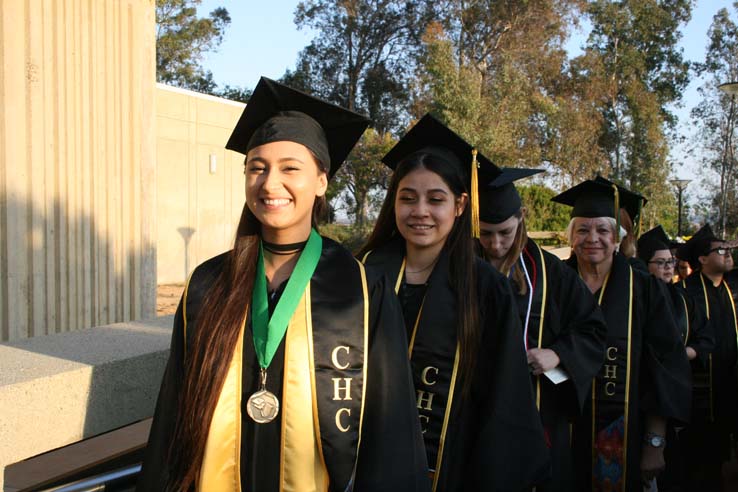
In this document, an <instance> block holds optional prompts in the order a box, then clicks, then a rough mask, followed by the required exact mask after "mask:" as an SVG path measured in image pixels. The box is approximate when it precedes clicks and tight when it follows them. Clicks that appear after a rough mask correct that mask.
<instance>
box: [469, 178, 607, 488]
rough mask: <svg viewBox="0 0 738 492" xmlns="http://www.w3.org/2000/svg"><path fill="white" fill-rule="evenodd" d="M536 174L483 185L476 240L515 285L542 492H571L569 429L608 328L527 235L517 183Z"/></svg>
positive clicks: (583, 289) (575, 282)
mask: <svg viewBox="0 0 738 492" xmlns="http://www.w3.org/2000/svg"><path fill="white" fill-rule="evenodd" d="M539 172H542V171H539V170H537V169H518V168H505V169H503V170H502V174H501V175H500V176H498V177H497V178H496V179H494V180H493V181H492V182H490V183H486V184H484V183H480V189H479V202H480V207H479V217H480V220H479V229H480V235H479V242H480V244H481V246H482V249H483V254H484V256H485V257H486V258H487V259H488V260H489V261H490V263H492V265H493V266H495V268H497V270H498V271H500V272H501V273H502V274H504V275H506V276H508V278H510V280H511V282H512V287H513V292H514V294H515V299H516V301H517V307H518V316H519V317H520V319H521V322H522V328H523V329H522V332H521V334H520V335H521V336H520V342H521V343H522V344H523V345H524V348H525V351H526V354H527V359H528V365H529V366H530V369H531V376H530V381H531V384H532V388H533V393H534V395H535V399H536V406H537V407H538V411H539V413H540V416H541V421H542V423H543V428H544V432H545V436H546V444H547V446H548V447H549V449H550V451H551V462H552V476H551V478H550V479H549V480H547V481H545V482H544V483H542V484H539V485H538V486H537V488H536V490H538V491H539V492H550V491H560V492H569V491H571V490H572V489H573V483H574V475H573V466H572V457H571V442H570V434H571V433H570V423H571V422H572V421H573V420H574V419H575V417H577V416H579V415H580V413H581V410H582V405H583V404H584V399H585V398H586V397H587V396H588V395H589V391H590V388H591V386H592V378H594V377H595V375H596V374H597V372H598V371H599V370H600V367H602V362H603V361H604V359H605V333H606V331H607V327H606V325H605V320H604V318H603V316H602V312H601V311H600V308H599V306H598V304H597V301H596V300H595V298H594V296H593V295H592V293H591V292H590V291H589V289H587V286H586V285H585V283H584V282H583V281H582V279H581V278H579V276H578V275H577V274H576V272H574V271H573V270H572V269H571V268H569V267H568V266H566V265H565V264H564V263H563V262H562V261H561V260H559V258H557V257H556V256H554V255H552V254H551V253H549V252H547V251H544V250H543V249H542V248H541V247H540V246H539V245H538V244H536V242H535V241H533V240H532V239H531V238H529V237H528V234H527V232H526V227H525V216H524V209H523V206H522V202H521V200H520V195H519V193H518V191H517V189H516V188H515V184H514V182H515V181H517V180H519V179H523V178H525V177H528V176H532V175H534V174H536V173H539Z"/></svg>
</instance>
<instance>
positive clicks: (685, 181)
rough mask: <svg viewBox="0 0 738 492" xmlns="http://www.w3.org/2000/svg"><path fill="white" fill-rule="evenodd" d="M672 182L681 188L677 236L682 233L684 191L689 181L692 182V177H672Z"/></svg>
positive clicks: (678, 188)
mask: <svg viewBox="0 0 738 492" xmlns="http://www.w3.org/2000/svg"><path fill="white" fill-rule="evenodd" d="M670 182H671V184H673V185H674V186H676V187H677V190H679V195H678V196H679V198H678V203H679V215H678V216H677V236H681V235H682V192H683V191H684V189H685V188H686V187H687V185H688V184H689V183H691V182H692V180H691V179H672V180H670Z"/></svg>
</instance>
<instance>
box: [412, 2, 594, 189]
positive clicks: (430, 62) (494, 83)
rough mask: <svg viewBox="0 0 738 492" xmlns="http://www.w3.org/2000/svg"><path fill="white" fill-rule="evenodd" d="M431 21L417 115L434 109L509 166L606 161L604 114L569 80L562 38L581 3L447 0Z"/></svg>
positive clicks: (569, 169) (564, 174)
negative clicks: (601, 142)
mask: <svg viewBox="0 0 738 492" xmlns="http://www.w3.org/2000/svg"><path fill="white" fill-rule="evenodd" d="M444 5H446V9H445V10H443V12H445V14H444V15H439V17H438V19H437V21H436V22H435V23H433V24H431V25H430V26H429V28H428V29H427V30H426V32H425V36H424V37H423V41H424V45H423V47H424V50H423V53H422V57H421V65H420V66H421V70H420V71H419V73H418V77H417V79H418V84H417V97H416V101H417V104H416V115H418V116H419V115H420V113H422V112H424V111H426V110H430V111H431V112H433V113H434V114H436V115H437V116H439V117H440V118H441V119H442V120H444V121H445V122H446V123H447V124H448V125H449V126H450V127H451V128H453V129H454V130H456V131H458V132H459V133H460V134H461V135H463V136H464V137H465V138H467V139H468V140H470V141H472V142H473V143H474V144H475V145H477V146H478V147H479V148H480V149H481V150H482V151H483V152H484V153H485V155H487V156H488V157H490V158H491V159H492V160H493V161H495V163H497V164H498V165H501V166H523V167H540V166H543V165H546V164H549V165H550V166H549V167H551V168H554V169H557V170H560V171H561V172H560V173H559V174H561V178H562V179H561V181H562V183H563V184H568V183H569V182H570V181H571V179H569V176H570V175H572V174H575V173H579V174H581V170H580V168H581V166H582V165H583V164H588V163H589V162H590V161H592V160H596V161H598V162H599V161H601V159H602V156H601V155H599V154H598V153H597V152H594V153H593V152H592V149H593V148H594V149H596V148H597V147H596V145H594V144H596V139H594V138H593V136H592V131H591V128H592V126H597V124H598V123H599V115H598V113H597V112H596V111H594V110H593V109H592V108H591V107H590V106H591V105H589V102H588V101H587V100H586V99H585V101H584V102H581V98H580V97H579V94H578V93H576V92H575V91H574V88H575V85H574V84H573V83H572V82H571V81H570V80H568V77H569V75H568V74H567V73H566V71H565V69H566V66H567V57H566V51H565V50H564V48H563V42H564V40H565V39H566V37H567V35H568V31H569V29H570V28H571V26H572V25H574V23H575V19H576V16H575V13H576V12H577V11H578V9H579V2H578V1H575V0H571V1H553V0H531V1H527V2H513V1H503V2H499V1H491V0H490V1H481V2H480V1H476V2H468V1H464V0H451V1H448V2H446V4H444Z"/></svg>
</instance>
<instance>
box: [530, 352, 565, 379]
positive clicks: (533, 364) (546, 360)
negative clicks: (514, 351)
mask: <svg viewBox="0 0 738 492" xmlns="http://www.w3.org/2000/svg"><path fill="white" fill-rule="evenodd" d="M559 362H561V361H560V360H559V356H558V355H556V352H554V351H553V350H551V349H539V348H534V349H530V350H528V365H529V366H530V368H531V370H532V372H533V375H534V376H538V375H540V374H543V373H544V372H546V371H549V370H551V369H553V368H554V367H556V366H558V365H559Z"/></svg>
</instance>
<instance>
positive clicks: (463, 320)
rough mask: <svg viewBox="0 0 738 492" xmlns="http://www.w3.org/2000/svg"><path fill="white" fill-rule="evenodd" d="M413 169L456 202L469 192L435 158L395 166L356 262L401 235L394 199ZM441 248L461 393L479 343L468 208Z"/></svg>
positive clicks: (421, 155)
mask: <svg viewBox="0 0 738 492" xmlns="http://www.w3.org/2000/svg"><path fill="white" fill-rule="evenodd" d="M416 169H426V170H428V171H431V172H433V173H435V174H437V175H438V176H440V177H441V179H442V180H443V181H444V182H445V183H446V185H447V186H448V187H449V189H450V190H451V192H452V193H453V194H454V197H455V198H456V199H459V198H460V197H461V195H462V193H468V191H469V190H468V189H467V185H466V184H465V179H464V176H463V175H462V174H461V171H460V170H459V169H458V168H457V166H455V165H453V164H451V163H449V162H446V161H445V160H443V159H442V158H441V157H440V156H438V155H433V154H429V153H426V152H422V151H420V152H416V153H414V154H411V155H410V156H408V157H407V158H405V159H404V160H403V161H402V162H400V163H399V164H398V166H397V169H396V170H395V172H394V173H393V174H392V179H391V181H390V185H389V189H388V190H387V196H386V197H385V199H384V203H383V204H382V209H381V210H380V212H379V217H377V222H376V224H375V225H374V230H373V231H372V233H371V235H370V236H369V239H368V241H367V243H366V245H365V246H364V247H363V248H362V249H361V251H360V252H359V254H358V257H359V258H363V257H364V255H365V254H366V253H368V252H369V251H371V250H374V249H377V248H379V247H381V246H382V245H384V244H386V243H388V242H390V241H391V240H392V239H394V238H396V237H398V236H399V235H400V232H399V231H398V229H397V222H396V221H395V197H396V196H397V190H398V187H399V184H400V181H401V180H402V179H403V178H404V177H405V176H407V175H408V174H410V172H412V171H415V170H416ZM443 248H444V250H445V252H446V253H447V254H448V256H449V281H450V283H451V288H452V290H453V292H454V296H455V300H456V306H457V309H458V315H459V318H458V319H459V323H458V325H457V330H456V338H457V340H458V343H459V351H460V354H461V356H460V359H461V360H460V361H459V368H460V372H459V374H460V377H461V380H462V381H463V389H464V391H465V392H468V391H469V388H470V387H471V379H472V378H471V376H472V374H473V373H474V368H475V367H476V363H477V350H478V347H479V341H480V339H481V334H480V333H481V329H480V327H479V303H478V300H477V272H476V268H475V267H474V261H475V258H476V255H475V254H474V242H473V240H472V236H471V210H470V207H468V206H467V207H464V211H463V212H462V213H461V215H460V216H459V217H457V218H456V221H455V222H454V226H453V227H452V228H451V232H450V233H449V235H448V237H447V238H446V243H445V244H444V246H443Z"/></svg>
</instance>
